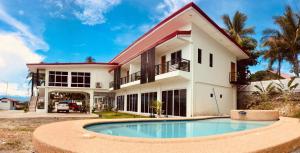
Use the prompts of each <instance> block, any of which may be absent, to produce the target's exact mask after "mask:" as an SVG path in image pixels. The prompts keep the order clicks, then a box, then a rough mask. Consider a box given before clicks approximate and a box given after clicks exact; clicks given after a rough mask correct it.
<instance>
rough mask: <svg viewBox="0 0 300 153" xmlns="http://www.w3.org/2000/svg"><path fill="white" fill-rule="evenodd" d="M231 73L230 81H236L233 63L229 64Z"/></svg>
mask: <svg viewBox="0 0 300 153" xmlns="http://www.w3.org/2000/svg"><path fill="white" fill-rule="evenodd" d="M230 69H231V71H230V72H231V73H230V80H231V81H236V71H235V63H233V62H231V68H230Z"/></svg>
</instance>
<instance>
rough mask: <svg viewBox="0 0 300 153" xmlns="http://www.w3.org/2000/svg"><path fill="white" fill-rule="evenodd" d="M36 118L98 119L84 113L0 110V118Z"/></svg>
mask: <svg viewBox="0 0 300 153" xmlns="http://www.w3.org/2000/svg"><path fill="white" fill-rule="evenodd" d="M37 117H83V118H87V117H91V118H95V117H98V115H96V114H84V113H38V112H27V113H24V111H23V110H0V118H37Z"/></svg>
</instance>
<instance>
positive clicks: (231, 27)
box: [222, 11, 257, 50]
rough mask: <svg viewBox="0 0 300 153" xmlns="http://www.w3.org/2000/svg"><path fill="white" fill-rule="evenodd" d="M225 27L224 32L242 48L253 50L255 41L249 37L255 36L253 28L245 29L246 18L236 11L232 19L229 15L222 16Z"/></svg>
mask: <svg viewBox="0 0 300 153" xmlns="http://www.w3.org/2000/svg"><path fill="white" fill-rule="evenodd" d="M222 19H223V22H224V24H225V26H226V28H225V31H226V32H227V33H228V34H229V35H230V36H231V37H232V38H233V39H234V40H235V41H236V42H237V43H238V44H240V45H241V46H242V47H246V48H247V49H250V50H253V49H254V48H255V47H256V44H257V42H256V40H255V39H253V38H252V37H250V36H249V35H252V34H255V31H254V27H245V24H246V21H247V16H246V15H245V14H243V13H241V12H239V11H237V12H236V13H235V14H234V16H233V18H232V19H230V17H229V15H227V14H225V15H223V16H222Z"/></svg>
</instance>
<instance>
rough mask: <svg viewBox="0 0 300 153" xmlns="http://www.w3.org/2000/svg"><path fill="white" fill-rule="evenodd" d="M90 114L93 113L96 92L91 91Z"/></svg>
mask: <svg viewBox="0 0 300 153" xmlns="http://www.w3.org/2000/svg"><path fill="white" fill-rule="evenodd" d="M89 94H90V113H92V110H93V107H94V91H90V92H89Z"/></svg>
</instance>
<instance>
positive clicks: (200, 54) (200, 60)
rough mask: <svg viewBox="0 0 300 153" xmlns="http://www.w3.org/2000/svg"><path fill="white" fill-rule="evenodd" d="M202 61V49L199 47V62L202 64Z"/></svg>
mask: <svg viewBox="0 0 300 153" xmlns="http://www.w3.org/2000/svg"><path fill="white" fill-rule="evenodd" d="M201 62H202V50H201V49H199V48H198V63H199V64H201Z"/></svg>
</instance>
